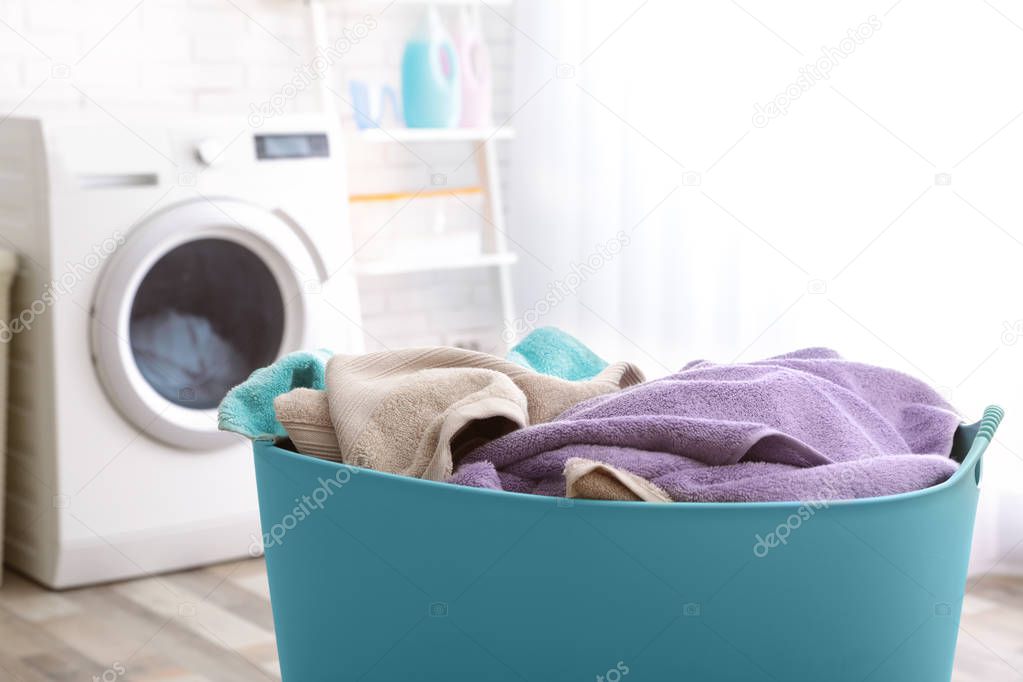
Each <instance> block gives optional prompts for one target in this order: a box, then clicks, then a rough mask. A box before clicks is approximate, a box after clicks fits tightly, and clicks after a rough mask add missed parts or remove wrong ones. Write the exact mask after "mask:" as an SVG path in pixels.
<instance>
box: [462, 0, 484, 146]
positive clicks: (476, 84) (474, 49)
mask: <svg viewBox="0 0 1023 682" xmlns="http://www.w3.org/2000/svg"><path fill="white" fill-rule="evenodd" d="M455 51H456V53H457V54H458V61H459V64H460V65H461V67H462V69H461V71H462V73H461V76H462V78H461V81H462V117H461V121H460V123H459V125H461V127H463V128H483V127H486V126H489V125H490V123H491V100H492V97H493V95H492V76H491V70H490V53H489V52H488V51H487V45H486V43H485V42H484V40H483V29H482V27H481V26H480V16H479V9H478V8H473V10H472V13H471V14H470V11H469V10H468V9H467V8H465V7H463V8H462V11H461V17H460V21H459V27H458V32H457V35H456V36H455Z"/></svg>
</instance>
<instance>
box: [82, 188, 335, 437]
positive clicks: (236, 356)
mask: <svg viewBox="0 0 1023 682" xmlns="http://www.w3.org/2000/svg"><path fill="white" fill-rule="evenodd" d="M316 277H317V268H316V261H315V260H314V259H313V258H312V256H311V254H310V252H309V249H308V248H307V246H306V244H305V242H304V241H303V240H302V239H301V238H300V235H299V234H297V233H296V231H295V230H294V229H293V228H292V226H291V225H289V224H288V222H286V221H285V220H284V219H283V218H281V217H279V216H278V215H276V214H275V213H273V212H271V211H268V210H266V209H263V208H260V207H257V206H255V205H252V204H249V203H246V202H242V201H238V200H232V199H219V198H218V199H215V200H211V201H205V200H201V201H196V202H188V203H183V204H178V205H175V206H173V207H171V208H169V209H166V210H164V211H162V212H160V213H159V214H157V215H155V216H153V217H152V218H150V219H149V220H147V221H146V222H144V223H143V224H141V225H139V226H137V227H134V228H133V229H132V231H131V233H130V234H129V235H128V236H127V239H126V241H125V243H124V244H123V245H122V246H121V247H120V248H119V249H118V250H117V251H116V252H115V254H114V255H113V256H112V257H111V260H110V262H109V263H108V264H107V266H106V269H105V270H104V273H103V277H102V280H101V281H100V284H99V286H98V288H97V292H96V299H95V301H94V307H93V319H92V348H93V355H94V358H95V362H96V369H97V372H98V373H99V376H100V379H101V381H102V383H103V385H104V387H105V389H106V391H107V394H108V395H109V397H110V399H111V400H112V401H113V402H114V403H115V405H116V406H117V408H118V409H119V410H120V411H121V413H122V414H123V415H124V416H125V417H126V418H127V419H128V420H129V421H131V422H132V423H133V424H134V425H135V426H136V427H138V428H139V429H141V430H143V431H145V432H146V433H148V434H150V435H151V436H153V437H155V438H158V439H160V440H163V441H165V442H167V443H170V444H172V445H175V446H178V447H184V448H191V449H212V448H216V447H218V446H221V445H224V444H225V443H229V442H231V436H230V435H229V434H226V433H222V432H220V431H218V430H217V414H216V408H217V405H218V404H219V403H220V400H221V398H223V397H224V395H225V394H226V393H227V391H228V390H229V389H230V388H231V387H232V386H235V385H237V384H239V383H241V382H242V381H244V380H245V379H246V378H247V377H248V376H249V374H250V373H251V372H252V371H253V370H255V369H257V368H259V367H263V366H265V365H268V364H270V363H272V362H273V361H274V360H275V359H276V358H277V357H279V356H280V355H281V354H282V353H285V352H289V351H291V350H295V349H298V348H300V347H302V345H303V343H304V339H305V337H306V323H307V302H306V298H305V294H304V291H305V289H306V287H305V286H304V284H305V283H306V282H308V281H310V280H312V279H315V278H316Z"/></svg>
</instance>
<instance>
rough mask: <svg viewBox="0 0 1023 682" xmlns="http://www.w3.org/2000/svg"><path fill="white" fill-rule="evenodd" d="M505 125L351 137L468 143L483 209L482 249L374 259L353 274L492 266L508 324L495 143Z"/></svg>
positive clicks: (509, 257) (508, 261)
mask: <svg viewBox="0 0 1023 682" xmlns="http://www.w3.org/2000/svg"><path fill="white" fill-rule="evenodd" d="M513 135H514V133H513V131H512V130H511V129H509V128H496V129H490V130H488V129H480V130H472V129H461V128H443V129H428V128H392V129H388V130H383V129H379V128H375V129H369V130H363V131H360V132H359V133H358V134H357V135H355V136H354V138H355V140H356V141H358V142H363V143H368V144H378V143H385V142H392V143H395V142H400V143H403V144H405V143H438V142H442V143H461V144H472V145H474V149H475V156H476V166H477V174H478V176H479V184H480V186H481V187H482V189H483V191H482V194H483V199H484V209H483V221H484V225H483V226H482V229H483V240H482V243H483V252H482V253H481V254H479V255H478V256H474V257H469V258H464V257H462V258H452V259H448V260H439V261H438V260H431V261H419V262H413V261H410V260H407V259H396V260H393V261H377V262H367V263H360V264H357V265H356V273H358V274H359V275H363V276H369V275H376V276H380V275H398V274H403V273H409V272H427V271H446V270H464V269H466V268H485V267H494V268H497V274H498V287H499V293H500V298H501V318H502V320H503V321H504V323H505V324H510V323H511V322H512V320H513V317H514V314H515V304H514V298H513V296H512V277H511V267H512V265H514V264H515V263H516V261H517V260H518V257H517V256H516V255H515V254H514V253H512V252H511V251H510V250H509V248H508V237H507V233H506V231H505V225H504V204H503V201H502V196H501V182H500V176H499V174H498V165H497V144H498V142H499V141H501V140H507V139H510V138H511V137H513Z"/></svg>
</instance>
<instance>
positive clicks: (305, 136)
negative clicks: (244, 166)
mask: <svg viewBox="0 0 1023 682" xmlns="http://www.w3.org/2000/svg"><path fill="white" fill-rule="evenodd" d="M328 156H330V144H329V143H328V142H327V135H326V133H302V134H285V135H256V158H257V159H308V158H317V157H319V158H326V157H328Z"/></svg>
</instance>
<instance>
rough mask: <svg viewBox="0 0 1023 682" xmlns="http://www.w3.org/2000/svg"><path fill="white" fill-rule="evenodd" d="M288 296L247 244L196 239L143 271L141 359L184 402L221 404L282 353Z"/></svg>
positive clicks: (149, 377)
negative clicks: (240, 385) (235, 389)
mask: <svg viewBox="0 0 1023 682" xmlns="http://www.w3.org/2000/svg"><path fill="white" fill-rule="evenodd" d="M284 324H285V315H284V300H283V298H282V296H281V291H280V288H279V287H278V285H277V281H276V279H275V278H274V275H273V273H272V272H271V271H270V268H268V267H267V265H266V264H265V263H264V262H263V260H262V259H260V258H259V257H258V256H257V255H256V254H254V253H253V252H252V251H250V250H249V249H247V248H246V247H245V246H242V245H241V244H239V243H237V242H233V241H228V240H226V239H197V240H194V241H190V242H186V243H184V244H182V245H180V246H177V247H175V248H174V249H172V250H171V251H169V252H168V253H166V254H164V255H163V256H162V257H161V258H160V259H159V260H158V261H157V262H156V263H155V264H154V265H153V267H152V268H150V270H149V271H148V272H147V273H146V274H145V275H144V276H143V278H142V281H141V283H140V285H139V288H138V291H137V292H136V294H135V299H134V301H133V302H132V306H131V313H130V318H129V327H128V332H129V341H130V343H131V352H132V355H133V357H134V360H135V365H136V366H137V367H138V370H139V372H140V373H141V374H142V377H143V378H144V379H145V380H146V382H147V383H148V384H149V385H150V386H151V387H152V388H153V390H155V391H156V392H157V393H158V394H160V395H161V396H162V397H163V398H165V399H166V400H168V401H170V402H172V403H174V404H176V405H180V406H181V407H185V408H191V409H197V410H206V409H210V408H214V407H216V406H217V405H218V404H219V403H220V400H221V399H222V398H223V397H224V395H225V394H226V393H227V391H228V390H230V389H231V387H233V386H236V385H238V384H240V383H241V382H243V381H244V380H245V379H246V378H247V377H248V376H249V374H251V373H252V371H253V370H255V369H258V368H260V367H263V366H265V365H269V364H270V363H272V362H273V361H274V359H275V358H276V357H277V354H278V351H279V350H280V348H281V342H282V340H283V338H284Z"/></svg>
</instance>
